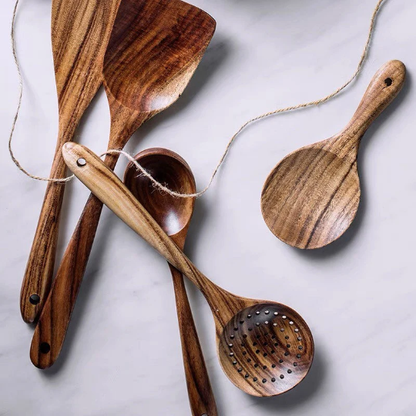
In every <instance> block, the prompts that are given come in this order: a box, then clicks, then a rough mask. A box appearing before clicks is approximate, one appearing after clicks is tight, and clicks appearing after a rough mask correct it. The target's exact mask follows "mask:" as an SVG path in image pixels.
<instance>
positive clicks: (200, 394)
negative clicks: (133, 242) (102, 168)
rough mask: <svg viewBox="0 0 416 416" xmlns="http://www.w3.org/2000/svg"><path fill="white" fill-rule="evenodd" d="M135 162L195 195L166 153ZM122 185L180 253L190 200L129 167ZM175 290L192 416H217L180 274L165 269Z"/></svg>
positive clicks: (178, 162)
mask: <svg viewBox="0 0 416 416" xmlns="http://www.w3.org/2000/svg"><path fill="white" fill-rule="evenodd" d="M135 160H136V161H137V162H139V163H140V165H141V166H142V167H143V168H144V169H146V171H147V172H149V173H150V174H151V175H152V176H153V177H154V178H155V179H156V180H157V181H159V182H160V183H163V184H166V186H168V187H169V188H170V189H172V190H174V191H176V192H182V193H188V194H191V193H192V194H193V193H195V192H196V184H195V178H194V175H193V173H192V171H191V168H190V167H189V166H188V164H187V163H186V162H185V161H184V160H183V159H182V158H181V157H180V156H179V155H177V154H176V153H174V152H172V151H170V150H167V149H159V148H156V149H148V150H144V151H143V152H140V153H139V154H137V155H136V156H135ZM124 183H125V184H126V186H127V188H128V189H129V190H130V191H131V193H132V194H133V195H134V196H135V197H136V198H137V200H138V201H139V202H140V203H141V204H142V205H143V207H144V208H145V209H146V210H147V212H149V214H150V215H151V216H152V217H153V218H154V219H155V220H156V221H157V223H158V224H159V225H160V226H161V227H162V229H163V231H164V232H165V233H166V234H167V235H168V236H169V237H170V238H171V239H172V241H173V242H174V243H175V244H176V245H177V246H178V247H179V248H180V249H181V250H183V248H184V246H185V240H186V235H187V233H188V229H189V225H190V223H191V219H192V214H193V211H194V206H195V199H194V198H174V197H172V196H171V195H169V194H166V193H163V192H159V191H157V190H155V188H154V186H153V184H152V182H151V181H150V180H149V179H148V178H146V177H145V176H143V175H140V172H139V171H137V169H136V167H135V165H134V164H133V163H129V165H128V166H127V169H126V172H125V175H124ZM169 267H170V270H171V273H172V279H173V287H174V289H175V299H176V310H177V315H178V323H179V332H180V337H181V344H182V356H183V363H184V367H185V377H186V384H187V387H188V396H189V403H190V406H191V411H192V415H193V416H201V415H207V416H217V415H218V412H217V407H216V404H215V398H214V394H213V392H212V388H211V384H210V381H209V376H208V371H207V368H206V365H205V360H204V355H203V353H202V350H201V345H200V343H199V338H198V333H197V331H196V327H195V322H194V320H193V317H192V311H191V307H190V305H189V300H188V296H187V293H186V289H185V285H184V281H183V277H182V273H181V272H180V271H178V270H176V269H175V268H174V267H173V266H172V265H169Z"/></svg>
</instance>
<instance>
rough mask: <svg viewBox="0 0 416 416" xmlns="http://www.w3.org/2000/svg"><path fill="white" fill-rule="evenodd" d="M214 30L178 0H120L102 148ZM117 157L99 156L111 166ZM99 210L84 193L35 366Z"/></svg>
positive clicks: (64, 321) (47, 359) (180, 75)
mask: <svg viewBox="0 0 416 416" xmlns="http://www.w3.org/2000/svg"><path fill="white" fill-rule="evenodd" d="M214 31H215V21H214V19H212V17H211V16H209V15H208V14H206V13H205V12H204V11H202V10H200V9H198V8H197V7H194V6H191V5H189V4H187V3H184V2H182V1H179V0H123V1H122V2H121V4H120V7H119V9H118V13H117V17H116V19H115V22H114V28H113V31H112V33H111V37H110V41H109V44H108V48H107V51H106V54H105V58H104V72H103V75H104V86H105V90H106V93H107V97H108V101H109V104H110V113H111V131H110V139H109V143H108V147H109V149H122V148H123V147H124V145H125V144H126V143H127V141H128V140H129V138H130V136H131V135H132V134H133V133H134V132H135V130H136V129H138V128H139V127H140V126H141V124H142V123H143V122H144V121H146V120H148V119H150V118H151V117H153V116H154V115H156V114H157V113H159V112H160V111H162V110H164V109H165V108H167V107H169V106H170V105H171V104H173V103H174V102H175V101H176V100H177V99H178V98H179V96H180V95H181V94H182V92H183V90H184V88H185V87H186V85H187V83H188V82H189V80H190V78H191V77H192V75H193V73H194V71H195V69H196V68H197V66H198V64H199V62H200V60H201V58H202V56H203V53H204V51H205V49H206V47H207V46H208V44H209V42H210V41H211V38H212V36H213V34H214ZM118 157H119V155H118V154H111V155H107V156H106V158H105V163H106V164H107V166H108V167H109V168H110V169H111V170H113V169H114V167H115V165H116V163H117V160H118ZM101 211H102V203H101V201H100V200H98V199H97V198H96V197H95V196H94V195H91V196H90V198H89V200H88V202H87V204H86V206H85V208H84V211H83V213H82V215H81V218H80V219H79V221H78V224H77V227H76V229H75V231H74V233H73V235H72V237H71V240H70V242H69V245H68V247H67V249H66V251H65V253H64V257H63V260H62V262H61V264H60V267H59V269H58V272H57V275H56V278H55V280H54V282H53V285H52V288H51V291H50V294H49V297H48V299H47V302H46V304H45V306H44V309H43V311H42V314H41V316H40V318H39V322H38V325H37V327H36V329H35V333H34V336H33V340H32V346H31V351H30V357H31V360H32V362H33V364H34V365H36V366H37V367H39V368H47V367H50V366H51V365H52V364H53V363H54V362H55V361H56V359H57V358H58V356H59V353H60V351H61V348H62V345H63V342H64V339H65V335H66V331H67V328H68V325H69V322H70V318H71V314H72V311H73V308H74V306H75V301H76V298H77V295H78V291H79V288H80V285H81V282H82V278H83V275H84V272H85V269H86V266H87V262H88V258H89V255H90V252H91V248H92V244H93V241H94V237H95V233H96V229H97V226H98V222H99V219H100V215H101ZM46 350H48V353H46V354H44V353H42V351H46Z"/></svg>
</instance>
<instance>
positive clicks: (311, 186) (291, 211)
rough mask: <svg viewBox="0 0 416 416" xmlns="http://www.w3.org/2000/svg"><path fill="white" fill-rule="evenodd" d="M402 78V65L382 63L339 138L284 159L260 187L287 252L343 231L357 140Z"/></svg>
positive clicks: (355, 186) (355, 180)
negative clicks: (289, 248)
mask: <svg viewBox="0 0 416 416" xmlns="http://www.w3.org/2000/svg"><path fill="white" fill-rule="evenodd" d="M405 77H406V68H405V66H404V64H403V63H402V62H400V61H390V62H388V63H387V64H386V65H384V66H383V67H382V68H381V69H380V70H379V71H378V72H377V74H376V75H375V76H374V78H373V80H372V81H371V83H370V85H369V87H368V88H367V91H366V92H365V94H364V97H363V99H362V101H361V103H360V105H359V107H358V109H357V111H356V112H355V114H354V116H353V118H352V119H351V121H350V122H349V123H348V125H347V127H346V128H345V129H344V130H343V131H342V132H341V133H339V134H337V135H335V136H333V137H332V138H330V139H327V140H324V141H321V142H318V143H315V144H313V145H310V146H306V147H303V148H302V149H299V150H297V151H295V152H293V153H291V154H289V155H288V156H286V157H285V158H284V159H283V160H282V161H281V162H280V163H279V164H278V165H277V166H276V167H275V168H274V169H273V171H272V172H271V173H270V175H269V177H268V178H267V180H266V182H265V184H264V188H263V191H262V197H261V207H262V214H263V217H264V220H265V222H266V224H267V225H268V227H269V228H270V230H271V231H272V232H273V233H274V234H275V235H276V236H277V237H278V238H279V239H281V240H282V241H283V242H285V243H287V244H289V245H291V246H293V247H297V248H301V249H316V248H320V247H323V246H325V245H327V244H330V243H331V242H333V241H334V240H336V239H338V238H339V237H341V236H342V235H343V234H344V232H345V231H346V230H347V229H348V228H349V226H350V225H351V223H352V221H353V220H354V218H355V215H356V213H357V209H358V205H359V201H360V196H361V191H360V180H359V176H358V170H357V163H356V161H357V156H358V150H359V145H360V141H361V139H362V137H363V136H364V134H365V132H366V130H367V129H368V128H369V127H370V125H371V123H372V122H373V121H374V120H375V119H376V118H377V117H378V116H379V115H380V114H381V112H382V111H383V110H384V109H385V108H386V107H387V106H388V105H389V104H390V103H391V102H392V101H393V99H394V98H395V97H396V96H397V95H398V94H399V92H400V91H401V89H402V87H403V85H404V82H405ZM341 219H342V221H341Z"/></svg>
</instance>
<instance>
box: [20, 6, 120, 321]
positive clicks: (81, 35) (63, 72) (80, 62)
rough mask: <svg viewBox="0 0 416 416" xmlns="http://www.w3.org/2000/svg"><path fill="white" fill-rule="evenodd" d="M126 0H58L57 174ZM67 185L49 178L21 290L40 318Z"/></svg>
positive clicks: (24, 307) (25, 307) (27, 310)
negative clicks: (121, 2)
mask: <svg viewBox="0 0 416 416" xmlns="http://www.w3.org/2000/svg"><path fill="white" fill-rule="evenodd" d="M119 2H120V0H88V1H85V0H53V1H52V52H53V58H54V67H55V78H56V87H57V93H58V107H59V135H58V142H57V147H56V152H55V157H54V161H53V165H52V170H51V173H50V177H51V178H63V177H64V176H65V170H66V165H65V163H64V161H63V159H62V152H61V147H62V145H63V144H64V143H66V142H67V141H70V140H72V138H73V136H74V133H75V130H76V128H77V126H78V124H79V122H80V120H81V117H82V116H83V114H84V112H85V110H86V109H87V107H88V106H89V104H90V102H91V100H92V99H93V98H94V96H95V95H96V93H97V91H98V89H99V87H100V85H101V83H102V67H103V59H104V53H105V50H106V47H107V43H108V39H109V37H110V33H111V30H112V27H113V22H114V19H115V16H116V13H117V8H118V5H119ZM64 190H65V185H64V184H63V183H52V182H49V183H48V186H47V188H46V194H45V198H44V201H43V206H42V210H41V213H40V218H39V221H38V226H37V229H36V234H35V238H34V240H33V245H32V249H31V251H30V255H29V260H28V263H27V266H26V272H25V276H24V279H23V284H22V289H21V293H20V310H21V314H22V318H23V320H24V321H26V322H29V323H30V322H34V321H35V320H36V319H37V318H38V316H39V314H40V312H41V311H42V308H43V305H44V303H45V301H46V297H47V295H48V293H49V289H50V286H51V283H52V275H53V269H54V263H55V255H56V244H57V240H58V227H59V218H60V213H61V206H62V200H63V196H64Z"/></svg>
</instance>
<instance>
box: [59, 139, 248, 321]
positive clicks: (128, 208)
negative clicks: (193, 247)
mask: <svg viewBox="0 0 416 416" xmlns="http://www.w3.org/2000/svg"><path fill="white" fill-rule="evenodd" d="M62 153H63V156H64V159H65V162H66V164H67V166H68V167H69V168H70V169H71V171H72V172H73V173H74V174H75V176H77V177H78V179H80V180H81V182H83V183H84V185H85V186H86V187H87V188H89V189H90V190H91V192H92V193H93V194H94V195H96V196H97V198H98V199H100V200H101V201H102V202H103V203H104V204H105V205H107V207H108V208H110V209H111V210H112V211H113V212H114V213H115V214H116V215H117V216H118V217H119V218H121V219H122V220H123V221H124V222H125V223H126V224H127V225H128V226H129V227H130V228H131V229H133V230H134V231H135V232H136V233H137V234H139V235H140V236H141V237H142V238H143V239H144V240H145V241H147V242H148V243H149V244H150V245H151V246H152V247H153V248H154V249H156V250H157V251H158V252H159V253H160V254H161V255H162V256H163V257H164V258H165V259H166V260H167V261H168V262H169V263H170V264H172V265H173V266H174V267H176V268H177V269H178V270H180V271H181V272H182V273H183V274H184V275H185V276H186V277H187V278H188V279H189V280H191V281H192V282H193V283H194V284H195V285H196V286H197V287H198V289H199V290H200V291H201V292H202V294H203V295H204V296H205V298H206V300H207V302H208V303H209V305H210V307H211V310H212V311H213V313H214V317H215V319H216V322H217V323H220V322H221V323H223V324H225V323H227V322H228V321H229V320H230V319H231V318H232V317H233V316H234V313H235V311H239V310H240V309H241V307H245V306H246V303H245V299H244V298H240V297H237V296H235V295H232V294H231V293H229V292H227V291H225V290H224V289H221V288H220V287H218V286H217V285H215V284H214V283H213V282H211V281H210V280H209V279H208V278H207V277H205V276H204V275H203V274H202V273H201V272H200V271H199V270H198V269H197V268H196V267H195V266H194V265H193V263H192V262H191V261H190V260H189V259H188V258H187V257H186V256H185V254H183V252H182V250H181V249H180V248H179V247H178V246H177V245H176V244H175V243H174V242H173V241H172V240H171V239H170V238H169V237H168V236H167V235H166V233H165V232H164V231H163V230H162V228H161V227H160V226H159V224H158V223H157V222H156V221H155V220H154V219H153V217H152V216H151V215H150V214H149V213H148V212H147V211H146V210H145V209H144V208H143V206H142V205H141V204H140V202H139V201H138V200H137V199H136V198H135V197H134V196H133V194H132V193H131V192H130V191H129V190H128V189H127V187H126V186H125V185H124V184H123V182H121V180H120V179H119V178H118V177H117V176H116V175H115V174H114V173H113V172H112V171H111V170H110V169H108V167H107V166H106V165H105V164H104V163H103V162H102V161H101V160H100V158H99V157H98V156H97V155H95V154H94V153H93V152H91V150H89V149H87V148H86V147H85V146H81V145H79V144H75V143H67V144H66V145H65V146H64V147H63V150H62ZM80 162H82V163H80ZM219 305H221V308H220V306H219ZM224 322H225V323H224Z"/></svg>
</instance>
